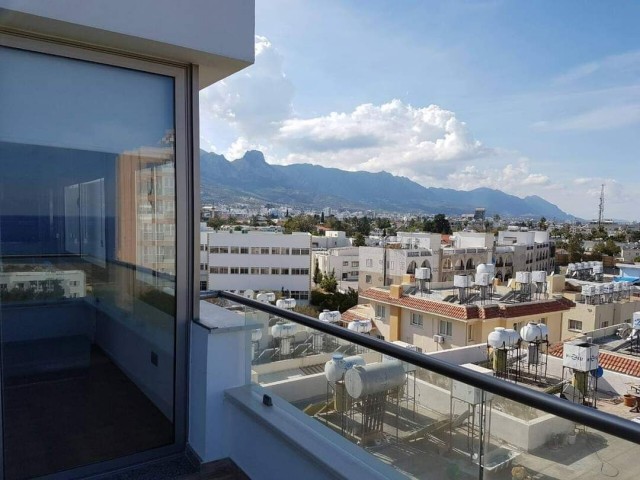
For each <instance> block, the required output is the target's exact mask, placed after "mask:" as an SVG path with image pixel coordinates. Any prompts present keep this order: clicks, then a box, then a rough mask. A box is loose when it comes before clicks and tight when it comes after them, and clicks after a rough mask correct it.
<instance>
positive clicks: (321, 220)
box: [320, 212, 324, 224]
mask: <svg viewBox="0 0 640 480" xmlns="http://www.w3.org/2000/svg"><path fill="white" fill-rule="evenodd" d="M320 223H322V224H324V212H322V213H321V214H320Z"/></svg>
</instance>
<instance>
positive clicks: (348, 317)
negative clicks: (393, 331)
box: [341, 310, 369, 322]
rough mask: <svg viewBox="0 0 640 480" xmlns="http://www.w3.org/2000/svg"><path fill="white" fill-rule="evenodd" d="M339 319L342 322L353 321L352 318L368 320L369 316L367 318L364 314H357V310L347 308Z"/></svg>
mask: <svg viewBox="0 0 640 480" xmlns="http://www.w3.org/2000/svg"><path fill="white" fill-rule="evenodd" d="M341 320H342V321H343V322H353V321H354V320H369V318H367V317H366V316H365V315H359V314H358V312H354V311H352V310H347V311H345V312H344V313H342V318H341Z"/></svg>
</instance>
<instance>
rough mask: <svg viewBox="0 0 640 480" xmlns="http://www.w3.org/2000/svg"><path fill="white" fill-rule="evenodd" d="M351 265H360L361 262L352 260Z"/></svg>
mask: <svg viewBox="0 0 640 480" xmlns="http://www.w3.org/2000/svg"><path fill="white" fill-rule="evenodd" d="M351 266H352V267H359V266H360V262H351Z"/></svg>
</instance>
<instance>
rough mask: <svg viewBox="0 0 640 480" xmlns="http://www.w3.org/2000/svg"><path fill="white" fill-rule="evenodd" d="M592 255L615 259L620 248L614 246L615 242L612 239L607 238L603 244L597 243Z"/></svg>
mask: <svg viewBox="0 0 640 480" xmlns="http://www.w3.org/2000/svg"><path fill="white" fill-rule="evenodd" d="M593 253H594V254H596V255H609V256H611V257H616V256H618V255H619V254H620V247H619V246H618V245H616V242H615V241H614V240H613V239H612V238H609V239H607V240H606V241H604V242H600V243H597V244H596V245H595V246H594V247H593Z"/></svg>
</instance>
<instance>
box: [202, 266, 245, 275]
mask: <svg viewBox="0 0 640 480" xmlns="http://www.w3.org/2000/svg"><path fill="white" fill-rule="evenodd" d="M209 271H210V272H211V273H217V274H221V275H226V274H228V273H229V267H211V268H210V269H209ZM231 273H234V272H231ZM235 273H238V272H235Z"/></svg>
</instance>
